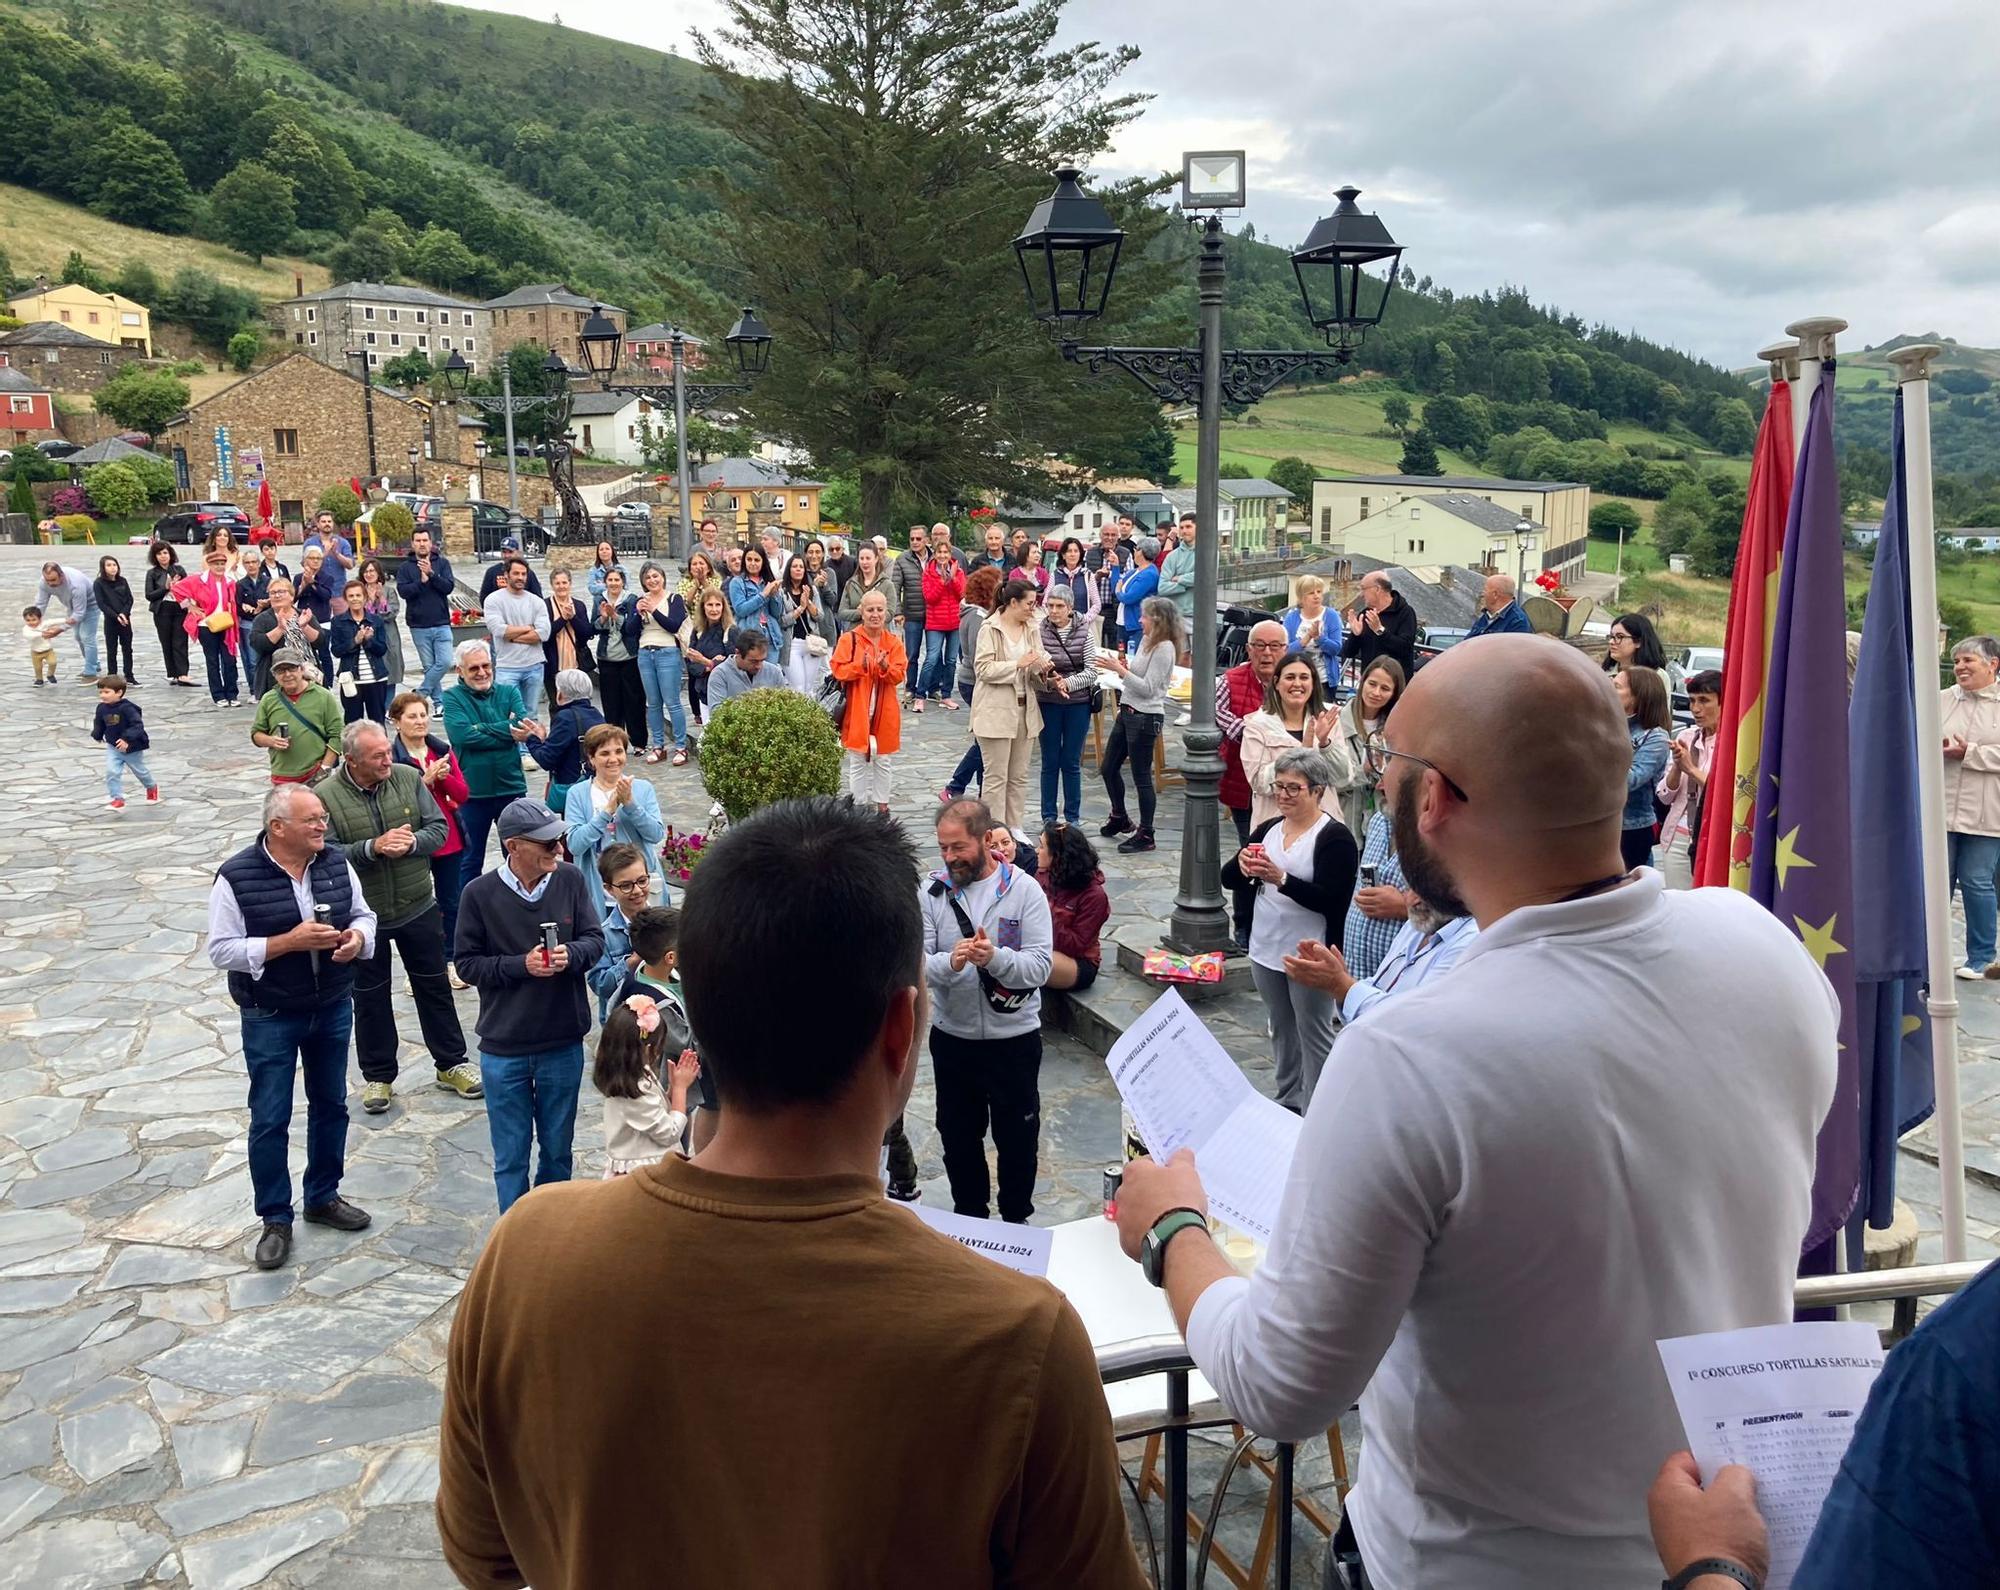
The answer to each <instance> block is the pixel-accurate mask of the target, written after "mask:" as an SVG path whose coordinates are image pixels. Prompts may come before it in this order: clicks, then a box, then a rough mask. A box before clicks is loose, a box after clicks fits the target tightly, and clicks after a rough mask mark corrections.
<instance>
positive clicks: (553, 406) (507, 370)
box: [438, 328, 615, 522]
mask: <svg viewBox="0 0 2000 1590" xmlns="http://www.w3.org/2000/svg"><path fill="white" fill-rule="evenodd" d="M614 329H615V328H614ZM438 373H439V374H440V375H441V376H443V377H444V384H445V389H446V390H447V391H449V392H450V393H451V394H452V397H453V400H454V401H455V402H460V403H469V404H471V405H472V406H473V407H474V408H476V409H478V410H480V411H481V412H482V413H486V414H501V415H505V416H506V420H507V507H508V509H509V510H510V511H511V512H514V513H519V512H520V511H521V487H520V477H519V474H518V471H517V467H516V463H515V456H514V416H515V415H516V414H525V413H526V412H527V411H528V410H530V409H543V408H545V409H550V410H553V411H554V413H555V418H556V420H557V421H558V422H559V424H560V425H567V424H568V423H569V366H568V365H567V364H565V363H564V362H563V361H562V358H561V357H560V356H559V355H557V354H554V353H551V354H550V355H549V356H548V358H546V359H544V360H543V361H542V374H543V375H544V376H545V377H547V378H548V381H549V383H550V385H551V387H552V388H553V390H551V391H548V392H541V393H531V394H528V395H526V396H523V397H516V396H514V364H513V361H512V360H511V359H509V358H508V357H507V356H506V355H505V354H504V353H503V354H502V355H501V356H500V396H498V397H474V396H471V395H469V394H468V393H467V392H466V390H465V389H466V386H467V385H468V383H469V382H470V381H471V378H472V366H471V365H470V364H469V363H468V362H467V361H466V357H465V355H464V354H463V353H461V352H460V351H459V350H458V349H456V348H454V349H452V351H451V357H450V358H449V359H447V360H445V362H444V364H443V365H442V366H440V368H439V371H438ZM479 445H484V444H483V443H482V444H479ZM549 474H550V478H551V479H552V480H554V481H555V484H556V487H557V491H558V495H562V496H563V512H564V517H565V522H568V520H569V519H571V518H573V517H578V516H582V517H587V516H585V515H583V511H582V506H581V504H582V499H581V498H576V497H575V493H574V488H571V490H570V491H569V492H568V493H567V494H565V493H564V492H563V490H562V488H563V484H564V479H560V478H557V471H556V468H555V460H554V459H553V458H551V460H550V470H549ZM565 478H566V477H565ZM481 484H482V486H483V485H484V478H483V474H482V480H481ZM572 499H574V501H572Z"/></svg>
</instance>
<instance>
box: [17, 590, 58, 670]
mask: <svg viewBox="0 0 2000 1590" xmlns="http://www.w3.org/2000/svg"><path fill="white" fill-rule="evenodd" d="M21 619H22V622H23V623H25V624H26V625H27V628H26V629H24V630H22V632H21V633H22V634H23V635H25V636H26V637H27V640H28V655H29V656H30V657H32V658H33V659H34V662H35V683H36V684H38V685H52V684H54V683H55V682H56V643H55V642H54V641H52V640H50V639H49V637H48V636H46V635H44V634H43V633H42V610H41V609H40V608H39V607H27V608H23V609H22V610H21Z"/></svg>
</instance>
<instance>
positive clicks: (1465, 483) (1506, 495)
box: [1311, 475, 1590, 557]
mask: <svg viewBox="0 0 2000 1590" xmlns="http://www.w3.org/2000/svg"><path fill="white" fill-rule="evenodd" d="M1447 493H1449V494H1451V495H1453V496H1459V497H1479V498H1482V499H1484V500H1485V501H1487V502H1490V503H1493V504H1495V505H1497V506H1498V507H1501V508H1505V509H1506V510H1508V511H1509V512H1510V513H1513V514H1514V515H1516V516H1517V517H1518V518H1521V519H1527V520H1530V521H1532V522H1533V523H1535V524H1538V525H1542V526H1544V527H1546V529H1547V530H1548V532H1549V534H1550V535H1552V536H1553V537H1554V538H1555V542H1556V544H1557V545H1559V546H1565V547H1566V546H1568V545H1570V544H1571V543H1572V542H1574V543H1575V544H1576V545H1577V546H1578V548H1579V549H1581V547H1582V545H1583V542H1584V539H1585V537H1587V536H1588V535H1589V534H1590V488H1589V487H1588V486H1586V485H1582V484H1580V483H1579V482H1577V481H1573V480H1503V479H1499V478H1497V477H1494V476H1489V475H1349V476H1345V477H1343V478H1341V479H1337V480H1335V479H1325V480H1315V481H1314V482H1313V494H1312V520H1311V524H1312V541H1313V544H1314V545H1316V546H1342V545H1347V546H1352V545H1353V544H1354V543H1353V542H1352V541H1351V539H1350V538H1349V532H1350V530H1351V528H1352V527H1353V526H1355V525H1358V524H1360V523H1361V522H1362V521H1364V520H1366V519H1368V518H1369V517H1370V516H1371V515H1374V514H1378V513H1380V512H1382V510H1383V509H1385V508H1389V507H1393V506H1394V505H1395V504H1396V503H1399V502H1401V501H1403V500H1404V499H1405V498H1407V497H1436V496H1441V495H1444V494H1447ZM1582 555H1583V554H1582V552H1581V550H1579V551H1578V553H1577V556H1578V557H1581V556H1582Z"/></svg>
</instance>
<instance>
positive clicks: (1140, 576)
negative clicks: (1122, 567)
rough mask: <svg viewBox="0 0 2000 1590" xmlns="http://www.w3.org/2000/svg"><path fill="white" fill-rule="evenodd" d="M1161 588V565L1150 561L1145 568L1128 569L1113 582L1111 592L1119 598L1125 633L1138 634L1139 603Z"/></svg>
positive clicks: (1121, 620) (1120, 614)
mask: <svg viewBox="0 0 2000 1590" xmlns="http://www.w3.org/2000/svg"><path fill="white" fill-rule="evenodd" d="M1159 590H1160V566H1159V564H1157V563H1149V564H1147V565H1146V566H1145V567H1144V568H1143V569H1127V570H1126V571H1125V572H1124V573H1123V574H1121V575H1119V576H1117V577H1116V578H1115V579H1114V580H1113V581H1112V582H1111V594H1112V595H1113V596H1114V597H1116V598H1117V599H1118V605H1119V608H1120V611H1119V614H1118V620H1119V622H1120V623H1121V624H1123V625H1124V627H1125V633H1126V634H1128V635H1136V634H1138V632H1139V628H1140V619H1139V604H1140V603H1142V602H1143V601H1145V600H1146V598H1147V597H1149V596H1157V595H1158V594H1159Z"/></svg>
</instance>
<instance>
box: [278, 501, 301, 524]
mask: <svg viewBox="0 0 2000 1590" xmlns="http://www.w3.org/2000/svg"><path fill="white" fill-rule="evenodd" d="M305 517H306V505H305V502H304V501H303V500H302V499H301V498H298V497H280V498H279V499H278V523H280V524H303V523H305Z"/></svg>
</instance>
